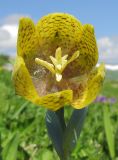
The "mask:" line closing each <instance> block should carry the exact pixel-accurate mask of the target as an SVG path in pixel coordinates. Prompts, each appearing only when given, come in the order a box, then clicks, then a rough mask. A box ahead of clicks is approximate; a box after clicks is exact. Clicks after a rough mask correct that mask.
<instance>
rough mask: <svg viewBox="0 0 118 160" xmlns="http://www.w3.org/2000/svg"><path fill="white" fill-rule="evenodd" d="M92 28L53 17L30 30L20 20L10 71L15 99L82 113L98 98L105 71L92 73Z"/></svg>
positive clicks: (94, 48)
mask: <svg viewBox="0 0 118 160" xmlns="http://www.w3.org/2000/svg"><path fill="white" fill-rule="evenodd" d="M97 61H98V49H97V45H96V39H95V35H94V28H93V26H92V25H90V24H85V25H82V24H81V23H80V21H78V20H77V19H76V18H74V17H73V16H71V15H69V14H65V13H53V14H49V15H47V16H44V17H43V18H41V19H40V20H39V22H38V23H37V24H36V25H35V24H34V23H33V22H32V20H31V19H29V18H22V19H21V20H20V24H19V31H18V41H17V58H16V63H15V66H14V71H13V81H14V85H15V90H16V93H17V94H18V95H20V96H23V97H25V98H26V99H28V100H30V101H31V102H33V103H35V104H36V105H40V106H43V107H46V108H48V109H50V110H53V111H55V110H57V109H59V108H61V107H63V106H66V105H71V106H72V107H74V108H76V109H80V108H83V107H86V106H87V105H88V104H90V103H91V102H92V101H93V100H94V99H95V98H96V96H97V94H98V93H99V91H100V89H101V86H102V83H103V80H104V76H105V69H104V65H103V64H101V65H100V66H99V67H98V68H96V67H95V66H96V63H97Z"/></svg>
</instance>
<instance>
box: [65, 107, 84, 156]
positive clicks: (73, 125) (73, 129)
mask: <svg viewBox="0 0 118 160" xmlns="http://www.w3.org/2000/svg"><path fill="white" fill-rule="evenodd" d="M86 112H87V108H83V109H78V110H77V109H75V110H74V111H73V113H72V116H71V118H70V120H69V122H68V124H67V128H66V129H65V132H64V137H63V149H64V154H65V157H67V156H66V155H69V154H70V153H71V152H72V151H73V149H74V148H75V146H76V143H77V140H78V138H79V136H80V132H81V129H82V126H83V123H84V119H85V116H86Z"/></svg>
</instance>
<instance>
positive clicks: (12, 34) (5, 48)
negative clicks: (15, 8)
mask: <svg viewBox="0 0 118 160" xmlns="http://www.w3.org/2000/svg"><path fill="white" fill-rule="evenodd" d="M21 17H23V15H19V14H14V15H10V16H8V17H5V18H4V19H3V20H2V22H0V24H1V25H0V53H6V54H9V55H12V56H14V55H15V53H16V42H17V32H18V22H19V18H21ZM25 17H26V16H25Z"/></svg>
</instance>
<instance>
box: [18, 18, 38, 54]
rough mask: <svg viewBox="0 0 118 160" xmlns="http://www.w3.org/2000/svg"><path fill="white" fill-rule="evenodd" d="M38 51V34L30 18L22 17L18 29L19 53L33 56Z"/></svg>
mask: <svg viewBox="0 0 118 160" xmlns="http://www.w3.org/2000/svg"><path fill="white" fill-rule="evenodd" d="M37 51H38V36H37V33H36V30H35V25H34V23H33V21H32V20H31V19H30V18H21V19H20V22H19V29H18V40H17V53H18V55H19V56H27V55H29V56H32V55H34V54H36V53H37Z"/></svg>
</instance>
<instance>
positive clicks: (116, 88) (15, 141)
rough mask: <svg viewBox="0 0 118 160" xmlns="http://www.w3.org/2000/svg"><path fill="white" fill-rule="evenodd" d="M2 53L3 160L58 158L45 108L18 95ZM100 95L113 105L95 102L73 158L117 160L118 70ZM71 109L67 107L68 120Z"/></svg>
mask: <svg viewBox="0 0 118 160" xmlns="http://www.w3.org/2000/svg"><path fill="white" fill-rule="evenodd" d="M7 63H10V62H9V59H8V57H7V56H6V57H5V56H0V160H58V157H57V154H56V152H55V150H54V149H53V146H52V143H51V141H50V139H49V137H48V135H47V130H46V126H45V114H46V109H44V108H42V107H40V106H35V105H34V104H32V103H30V102H28V101H26V100H25V99H23V98H22V97H20V96H17V95H15V92H14V87H13V84H12V80H11V74H12V71H10V70H9V69H8V67H7V66H5V65H6V64H7ZM100 95H104V96H106V97H108V98H115V99H116V102H115V103H114V104H110V103H108V102H106V103H101V102H99V103H96V102H93V103H92V104H91V105H90V106H89V107H88V112H87V116H86V119H85V123H84V127H83V130H82V132H81V135H80V138H79V140H78V143H77V146H76V148H75V150H74V151H73V153H72V155H71V158H70V159H71V160H118V102H117V100H118V71H117V72H116V71H115V72H112V71H107V75H106V79H105V82H104V86H103V89H102V91H101V93H100ZM71 112H72V109H71V108H69V107H66V108H65V118H66V120H68V119H69V117H70V115H71Z"/></svg>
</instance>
